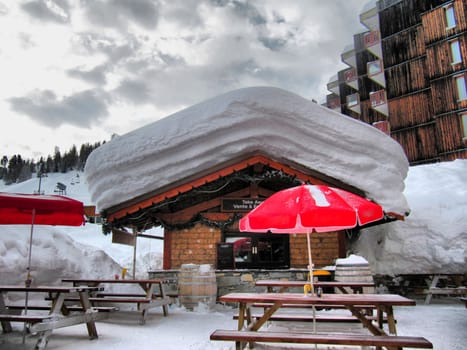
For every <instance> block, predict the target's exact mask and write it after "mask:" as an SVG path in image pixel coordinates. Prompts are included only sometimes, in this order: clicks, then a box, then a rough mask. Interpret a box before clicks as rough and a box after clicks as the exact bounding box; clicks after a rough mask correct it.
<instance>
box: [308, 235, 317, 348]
mask: <svg viewBox="0 0 467 350" xmlns="http://www.w3.org/2000/svg"><path fill="white" fill-rule="evenodd" d="M306 242H307V245H308V268H309V270H310V287H311V295H315V290H314V287H313V260H312V258H311V239H310V232H307V233H306ZM312 308H313V333H316V308H315V305H314V304H313V305H312ZM315 349H317V345H316V344H315Z"/></svg>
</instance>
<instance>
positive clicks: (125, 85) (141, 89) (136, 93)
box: [115, 79, 151, 104]
mask: <svg viewBox="0 0 467 350" xmlns="http://www.w3.org/2000/svg"><path fill="white" fill-rule="evenodd" d="M115 92H116V93H117V94H118V95H119V96H120V97H121V98H123V99H124V100H126V101H127V102H130V103H134V104H144V103H148V102H150V101H151V93H150V88H149V86H148V85H147V83H146V82H145V81H144V80H143V79H139V80H136V79H135V80H124V81H122V82H121V83H120V86H119V87H118V88H117V89H116V90H115Z"/></svg>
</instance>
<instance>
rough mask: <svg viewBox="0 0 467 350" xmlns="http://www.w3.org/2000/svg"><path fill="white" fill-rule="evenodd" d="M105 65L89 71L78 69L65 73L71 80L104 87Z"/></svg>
mask: <svg viewBox="0 0 467 350" xmlns="http://www.w3.org/2000/svg"><path fill="white" fill-rule="evenodd" d="M107 70H108V69H107V65H100V66H97V67H94V68H93V69H91V70H85V69H80V68H73V69H69V70H68V71H67V72H66V73H67V74H68V75H69V76H70V77H73V78H78V79H81V80H83V81H86V82H88V83H91V84H96V85H101V86H102V85H105V84H106V82H107V79H106V73H107Z"/></svg>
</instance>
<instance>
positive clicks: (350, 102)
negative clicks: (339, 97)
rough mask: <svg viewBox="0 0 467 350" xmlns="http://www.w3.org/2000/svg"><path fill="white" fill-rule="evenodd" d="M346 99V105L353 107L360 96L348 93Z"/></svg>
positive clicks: (358, 101)
mask: <svg viewBox="0 0 467 350" xmlns="http://www.w3.org/2000/svg"><path fill="white" fill-rule="evenodd" d="M346 99H347V107H354V106H357V105H358V104H359V103H360V98H359V96H358V94H352V95H348V96H347V97H346Z"/></svg>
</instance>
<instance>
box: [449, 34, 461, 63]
mask: <svg viewBox="0 0 467 350" xmlns="http://www.w3.org/2000/svg"><path fill="white" fill-rule="evenodd" d="M450 45H451V56H452V57H451V63H452V64H456V63H461V62H462V55H461V48H460V45H459V40H453V41H451V43H450Z"/></svg>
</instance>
